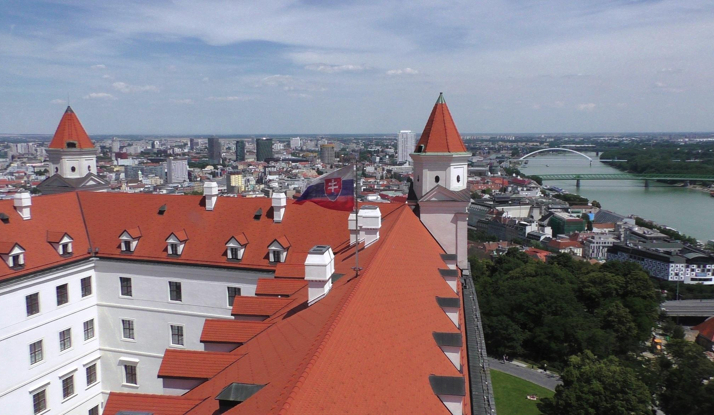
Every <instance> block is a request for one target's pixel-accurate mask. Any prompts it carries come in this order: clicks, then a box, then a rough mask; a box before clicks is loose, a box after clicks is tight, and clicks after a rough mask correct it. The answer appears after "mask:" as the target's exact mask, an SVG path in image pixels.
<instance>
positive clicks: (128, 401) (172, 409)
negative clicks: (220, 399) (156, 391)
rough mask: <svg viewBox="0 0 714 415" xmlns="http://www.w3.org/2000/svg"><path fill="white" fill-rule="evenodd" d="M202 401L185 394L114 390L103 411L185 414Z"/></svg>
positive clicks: (112, 412)
mask: <svg viewBox="0 0 714 415" xmlns="http://www.w3.org/2000/svg"><path fill="white" fill-rule="evenodd" d="M202 401H203V399H186V398H184V397H183V396H167V395H148V394H140V393H119V392H112V393H111V394H110V395H109V399H108V400H107V404H106V405H105V406H104V411H103V412H102V413H103V414H116V413H117V412H120V411H142V412H150V413H151V414H152V415H184V414H185V413H187V412H188V411H190V410H191V409H192V408H195V407H196V405H198V404H199V403H201V402H202Z"/></svg>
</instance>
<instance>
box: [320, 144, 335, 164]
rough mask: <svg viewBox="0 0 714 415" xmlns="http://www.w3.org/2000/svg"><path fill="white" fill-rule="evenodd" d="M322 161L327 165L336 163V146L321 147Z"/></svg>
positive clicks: (323, 145) (325, 145) (326, 145)
mask: <svg viewBox="0 0 714 415" xmlns="http://www.w3.org/2000/svg"><path fill="white" fill-rule="evenodd" d="M320 161H321V162H323V163H325V164H334V163H335V145H334V144H321V145H320Z"/></svg>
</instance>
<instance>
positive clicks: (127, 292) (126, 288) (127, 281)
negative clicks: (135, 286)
mask: <svg viewBox="0 0 714 415" xmlns="http://www.w3.org/2000/svg"><path fill="white" fill-rule="evenodd" d="M119 283H120V284H121V295H122V296H124V297H131V296H132V295H133V294H132V291H131V278H125V277H119Z"/></svg>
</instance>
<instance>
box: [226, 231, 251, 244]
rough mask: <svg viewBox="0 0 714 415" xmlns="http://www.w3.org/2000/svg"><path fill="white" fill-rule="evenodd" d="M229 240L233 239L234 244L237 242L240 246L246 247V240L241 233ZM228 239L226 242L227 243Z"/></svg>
mask: <svg viewBox="0 0 714 415" xmlns="http://www.w3.org/2000/svg"><path fill="white" fill-rule="evenodd" d="M231 238H233V239H235V240H236V242H238V243H239V244H240V245H241V246H246V245H248V238H247V237H246V236H245V234H244V233H243V232H241V233H239V234H238V235H235V236H231ZM229 241H230V239H228V240H227V241H226V243H228V242H229Z"/></svg>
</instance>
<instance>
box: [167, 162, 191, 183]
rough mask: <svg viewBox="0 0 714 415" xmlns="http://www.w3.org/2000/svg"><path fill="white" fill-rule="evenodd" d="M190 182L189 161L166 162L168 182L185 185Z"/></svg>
mask: <svg viewBox="0 0 714 415" xmlns="http://www.w3.org/2000/svg"><path fill="white" fill-rule="evenodd" d="M187 181H188V161H187V160H183V159H182V160H175V159H174V158H170V159H168V160H167V161H166V182H167V183H183V182H187Z"/></svg>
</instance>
